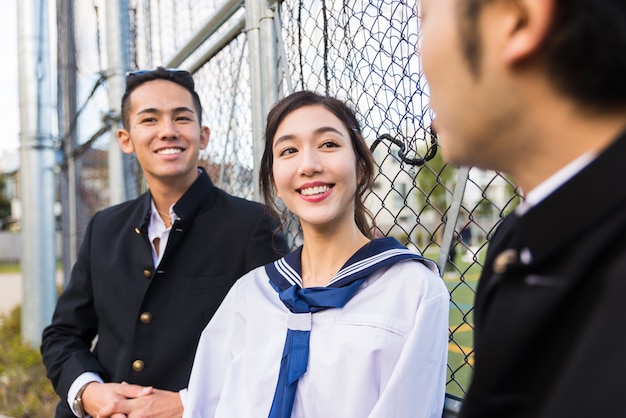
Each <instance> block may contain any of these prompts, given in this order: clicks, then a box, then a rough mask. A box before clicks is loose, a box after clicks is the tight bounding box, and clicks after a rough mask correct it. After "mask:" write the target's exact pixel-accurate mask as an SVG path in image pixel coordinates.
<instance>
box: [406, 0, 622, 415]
mask: <svg viewBox="0 0 626 418" xmlns="http://www.w3.org/2000/svg"><path fill="white" fill-rule="evenodd" d="M418 10H419V13H420V15H421V22H420V25H421V45H420V46H419V52H420V54H421V59H422V62H423V65H424V71H425V74H426V77H427V79H428V82H429V84H430V89H431V96H430V101H431V105H432V108H433V110H434V111H435V112H436V113H437V119H436V121H435V128H436V130H437V132H438V133H439V135H440V138H441V142H442V144H441V145H442V150H443V153H444V157H445V158H446V159H447V160H448V161H450V162H452V163H454V164H458V165H464V166H473V167H478V168H481V169H490V170H499V171H502V172H505V173H508V174H509V175H510V176H511V177H512V178H513V179H514V181H515V182H516V183H517V185H518V186H519V187H520V189H521V191H522V192H523V195H524V200H523V202H522V203H521V204H520V205H519V207H517V209H516V210H515V212H514V213H511V214H510V215H508V216H507V217H506V219H505V220H504V222H503V223H502V224H501V225H500V227H499V228H498V230H497V232H496V233H495V235H494V236H493V239H492V241H491V244H490V246H489V250H488V252H487V256H486V260H485V263H484V269H483V272H482V275H481V277H480V281H479V284H478V289H477V294H476V301H475V311H474V327H475V328H474V348H475V356H474V360H475V371H474V375H473V379H472V382H471V385H470V387H469V391H468V392H467V396H466V398H465V401H464V403H463V407H462V412H461V417H463V418H474V417H476V418H490V417H493V418H512V417H528V418H531V417H532V418H558V417H568V418H572V417H593V418H595V417H623V416H626V405H624V403H623V402H620V401H621V398H622V396H623V393H624V389H626V383H624V376H626V362H624V359H623V357H624V353H626V333H624V332H622V331H621V328H622V318H623V316H624V315H623V312H624V295H626V187H624V185H623V184H622V180H623V179H624V178H626V53H625V51H626V2H625V1H624V0H561V1H557V0H491V1H490V0H422V1H421V2H420V3H418Z"/></svg>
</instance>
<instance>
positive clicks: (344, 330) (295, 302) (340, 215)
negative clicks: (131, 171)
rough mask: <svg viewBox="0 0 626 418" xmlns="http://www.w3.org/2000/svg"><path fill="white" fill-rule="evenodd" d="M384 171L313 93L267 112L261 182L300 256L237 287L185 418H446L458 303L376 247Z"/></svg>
mask: <svg viewBox="0 0 626 418" xmlns="http://www.w3.org/2000/svg"><path fill="white" fill-rule="evenodd" d="M373 173H374V161H373V158H372V155H371V153H370V151H369V149H368V147H367V145H366V143H365V141H364V139H363V137H362V135H361V133H360V126H359V123H358V121H357V119H356V116H355V113H354V112H353V111H352V110H351V109H350V108H349V107H348V106H346V104H344V103H343V102H341V101H339V100H337V99H334V98H331V97H327V96H321V95H319V94H316V93H313V92H308V91H302V92H297V93H294V94H291V95H289V96H287V97H286V98H284V99H282V100H281V101H279V102H278V103H277V104H276V105H275V106H274V108H273V109H272V110H271V111H270V113H269V115H268V120H267V127H266V144H265V151H264V154H263V158H262V161H261V169H260V181H261V189H262V193H263V196H264V199H265V200H266V202H267V203H268V205H269V206H270V207H271V208H272V211H274V212H275V213H274V214H275V215H276V216H278V213H279V210H280V206H279V202H278V201H277V200H276V199H277V198H278V199H280V200H281V201H282V204H283V205H284V207H286V208H287V209H288V210H289V211H290V212H291V213H293V214H295V215H296V216H297V217H298V219H299V221H300V225H301V226H302V234H303V239H304V240H303V245H302V246H300V247H298V248H297V249H296V250H295V251H293V252H292V253H290V254H288V255H287V256H285V257H284V258H282V259H280V260H278V261H276V262H274V263H271V264H267V265H265V266H264V267H260V268H257V269H255V270H253V271H251V272H250V273H248V274H247V275H245V276H244V277H242V278H241V279H240V280H239V281H237V282H236V283H235V285H234V286H233V288H232V290H231V291H230V293H229V294H228V296H227V297H226V299H225V300H224V302H223V304H222V305H221V307H220V308H219V310H218V312H217V313H216V314H215V316H214V317H213V319H212V320H211V322H210V323H209V325H208V326H207V327H206V329H205V330H204V332H203V334H202V337H201V339H200V344H199V346H198V350H197V352H196V358H195V362H194V366H193V371H192V374H191V380H190V382H189V392H188V397H187V400H186V404H185V415H184V416H185V417H265V416H269V417H307V418H311V417H324V418H328V417H351V418H352V417H384V418H388V417H412V418H415V417H441V414H442V409H443V399H444V391H445V375H446V360H447V329H448V301H449V298H448V292H447V290H446V287H445V286H444V284H443V282H442V280H441V279H440V278H439V276H438V275H437V268H436V267H435V264H434V263H433V262H432V261H430V260H427V259H425V258H423V257H421V256H419V255H417V254H415V253H413V252H410V251H409V250H407V249H406V247H404V246H402V245H401V244H400V243H399V242H398V241H396V240H395V239H393V238H378V239H374V234H373V231H374V228H373V225H372V224H373V222H372V220H371V216H370V214H369V212H368V211H367V209H366V207H365V204H364V202H363V198H364V194H365V193H366V192H368V191H369V190H370V189H371V186H372V184H373Z"/></svg>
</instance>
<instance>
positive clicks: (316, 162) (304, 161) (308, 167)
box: [298, 150, 322, 176]
mask: <svg viewBox="0 0 626 418" xmlns="http://www.w3.org/2000/svg"><path fill="white" fill-rule="evenodd" d="M300 156H301V160H300V167H299V168H298V174H301V175H304V176H312V175H313V174H316V173H321V172H322V164H321V161H320V158H319V155H318V153H317V152H315V151H314V150H302V151H300Z"/></svg>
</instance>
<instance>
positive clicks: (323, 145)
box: [322, 141, 339, 148]
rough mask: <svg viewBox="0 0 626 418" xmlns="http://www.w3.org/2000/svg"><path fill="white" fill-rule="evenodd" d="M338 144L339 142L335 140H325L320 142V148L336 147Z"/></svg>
mask: <svg viewBox="0 0 626 418" xmlns="http://www.w3.org/2000/svg"><path fill="white" fill-rule="evenodd" d="M338 146H339V144H337V143H336V142H335V141H326V142H324V143H323V144H322V148H336V147H338Z"/></svg>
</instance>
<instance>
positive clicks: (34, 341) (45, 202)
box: [18, 0, 56, 347]
mask: <svg viewBox="0 0 626 418" xmlns="http://www.w3.org/2000/svg"><path fill="white" fill-rule="evenodd" d="M48 27H49V26H48V7H47V2H46V1H45V0H30V1H21V2H19V3H18V31H19V36H18V48H19V56H18V68H19V73H18V74H19V96H20V158H21V165H20V181H21V193H22V194H21V200H22V237H23V240H22V256H21V257H22V258H21V262H22V337H23V339H24V341H26V342H27V343H29V344H30V345H31V346H33V347H36V346H39V344H40V343H41V332H42V331H43V328H44V327H45V326H46V325H47V324H48V323H49V322H50V319H51V318H52V312H53V310H54V305H55V302H56V286H55V270H56V269H55V261H56V253H55V219H54V150H53V141H52V131H51V129H52V120H53V111H54V103H53V95H52V74H51V65H50V56H49V53H50V51H49V44H50V42H49V34H48Z"/></svg>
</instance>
